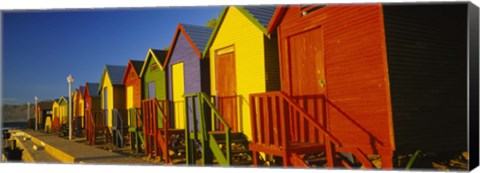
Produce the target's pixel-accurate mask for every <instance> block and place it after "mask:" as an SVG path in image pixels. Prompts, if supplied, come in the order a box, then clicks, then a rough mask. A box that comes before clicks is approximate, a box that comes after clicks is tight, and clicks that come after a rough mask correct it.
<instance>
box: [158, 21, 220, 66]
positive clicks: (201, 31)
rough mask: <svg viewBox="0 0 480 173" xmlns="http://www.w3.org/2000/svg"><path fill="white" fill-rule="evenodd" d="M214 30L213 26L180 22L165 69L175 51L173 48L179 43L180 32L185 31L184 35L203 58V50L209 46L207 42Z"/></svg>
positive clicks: (169, 50)
mask: <svg viewBox="0 0 480 173" xmlns="http://www.w3.org/2000/svg"><path fill="white" fill-rule="evenodd" d="M212 31H213V29H212V28H209V27H205V26H197V25H189V24H182V23H179V24H178V26H177V31H176V32H175V34H174V36H173V40H172V43H171V44H170V48H169V49H168V54H167V58H166V60H165V63H164V64H163V69H165V67H166V66H167V65H168V62H169V61H170V58H171V56H172V54H173V51H174V50H173V49H174V47H175V45H176V43H177V40H178V36H179V35H180V33H183V35H184V36H185V38H186V39H187V41H188V42H189V43H190V45H191V46H192V48H193V50H194V51H195V53H197V56H198V57H199V58H201V57H202V52H203V50H204V49H205V46H207V42H208V39H209V38H210V35H211V34H212Z"/></svg>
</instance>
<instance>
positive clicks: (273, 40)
mask: <svg viewBox="0 0 480 173" xmlns="http://www.w3.org/2000/svg"><path fill="white" fill-rule="evenodd" d="M277 42H278V38H277V34H275V33H274V34H271V35H270V38H268V37H266V36H263V47H264V49H265V52H264V53H265V55H264V56H265V81H266V82H265V84H266V88H265V89H266V91H279V90H280V64H279V60H278V43H277Z"/></svg>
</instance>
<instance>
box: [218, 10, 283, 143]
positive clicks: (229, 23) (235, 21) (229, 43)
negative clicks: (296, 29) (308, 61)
mask: <svg viewBox="0 0 480 173" xmlns="http://www.w3.org/2000/svg"><path fill="white" fill-rule="evenodd" d="M217 30H218V31H217V33H216V35H215V39H214V40H213V42H212V44H211V47H210V48H209V55H210V59H214V58H215V57H217V56H218V55H221V54H224V53H228V51H232V50H226V49H223V48H226V47H232V49H233V50H234V52H235V74H236V92H237V93H236V95H237V97H238V100H237V114H238V121H237V127H238V130H239V131H241V132H243V133H245V135H247V137H248V138H251V133H252V132H251V126H250V108H249V100H248V96H249V94H251V93H259V92H265V91H266V90H267V88H266V86H267V84H268V83H269V82H271V81H275V79H274V77H275V76H276V75H273V74H275V73H276V74H278V72H274V71H272V72H271V74H272V75H269V78H268V79H267V72H266V71H271V70H270V69H266V68H265V62H266V59H278V57H276V56H275V57H274V56H271V55H272V54H265V53H266V52H267V51H265V50H266V49H268V48H270V47H265V40H266V39H268V37H265V35H264V33H263V31H262V30H260V29H259V27H258V26H257V25H255V24H253V23H252V22H251V20H250V19H248V18H247V17H246V16H245V15H244V13H242V12H241V11H240V10H239V9H237V8H236V7H229V8H228V9H227V11H226V14H225V17H224V18H223V21H222V22H221V25H220V26H219V28H218V29H217ZM232 33H235V34H232ZM273 44H275V42H273ZM275 46H276V45H275ZM222 49H223V50H222ZM225 51H226V52H225ZM266 55H267V56H266ZM215 68H216V67H215V61H213V60H211V61H210V77H211V84H210V86H211V94H212V95H217V94H218V91H219V90H218V89H217V87H218V84H217V83H216V80H217V72H216V69H215ZM276 81H278V79H276Z"/></svg>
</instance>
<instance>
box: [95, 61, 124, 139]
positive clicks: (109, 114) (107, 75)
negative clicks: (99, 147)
mask: <svg viewBox="0 0 480 173" xmlns="http://www.w3.org/2000/svg"><path fill="white" fill-rule="evenodd" d="M125 69H126V67H125V66H118V65H105V68H104V70H103V74H102V78H101V80H100V86H99V87H98V91H97V93H98V94H99V95H100V97H101V104H102V110H103V111H104V116H105V124H106V126H107V129H108V130H109V131H110V132H111V133H112V137H113V142H114V143H116V142H117V141H120V142H121V144H120V145H118V146H119V147H123V144H124V142H123V139H124V135H125V134H126V133H127V132H126V131H127V130H128V129H124V128H127V127H128V126H127V115H126V114H127V112H126V109H125V105H126V104H125V85H124V84H123V83H122V78H123V74H124V72H125ZM119 123H120V124H119ZM118 133H121V134H118Z"/></svg>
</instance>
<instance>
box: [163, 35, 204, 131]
mask: <svg viewBox="0 0 480 173" xmlns="http://www.w3.org/2000/svg"><path fill="white" fill-rule="evenodd" d="M202 61H207V60H206V59H203V60H202V59H200V57H198V55H197V54H196V52H195V50H194V49H193V48H192V46H191V44H190V43H189V42H188V40H187V39H186V37H185V35H184V33H183V32H180V33H179V34H178V37H177V40H176V43H175V46H174V47H173V52H172V55H171V57H170V60H169V62H168V64H169V65H168V68H167V69H168V74H170V75H171V76H172V75H174V74H173V73H172V66H173V65H174V64H177V63H180V62H182V63H183V64H184V72H183V75H184V76H183V78H184V86H185V90H184V94H192V93H197V92H206V93H209V87H208V85H206V84H207V83H208V82H209V78H210V77H209V76H208V71H209V69H208V65H205V63H202ZM202 64H204V65H203V66H202ZM203 73H205V74H207V75H205V74H203ZM168 84H169V85H168V91H170V92H168V93H169V95H168V99H169V100H173V92H171V91H173V88H172V86H173V78H171V77H170V78H168ZM173 106H174V107H175V105H173ZM190 106H191V104H190ZM174 109H175V108H172V109H171V110H174ZM188 110H193V109H188ZM195 110H197V115H198V114H199V111H200V109H199V108H198V105H197V107H196V109H195ZM174 117H175V116H174ZM173 121H174V122H175V123H174V124H177V119H174V120H173ZM182 123H183V122H182ZM174 127H176V128H177V126H174Z"/></svg>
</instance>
